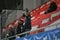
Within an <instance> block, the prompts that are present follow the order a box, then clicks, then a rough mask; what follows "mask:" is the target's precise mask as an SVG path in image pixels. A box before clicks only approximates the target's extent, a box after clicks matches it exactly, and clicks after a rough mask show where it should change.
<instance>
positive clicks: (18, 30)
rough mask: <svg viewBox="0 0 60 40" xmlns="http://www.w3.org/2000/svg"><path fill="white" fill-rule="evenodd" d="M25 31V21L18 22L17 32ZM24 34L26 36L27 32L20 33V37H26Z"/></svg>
mask: <svg viewBox="0 0 60 40" xmlns="http://www.w3.org/2000/svg"><path fill="white" fill-rule="evenodd" d="M23 32H25V30H24V26H23V23H22V24H21V23H18V27H17V34H20V33H23ZM24 36H25V34H23V35H20V37H24Z"/></svg>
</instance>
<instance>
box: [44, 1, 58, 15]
mask: <svg viewBox="0 0 60 40" xmlns="http://www.w3.org/2000/svg"><path fill="white" fill-rule="evenodd" d="M56 9H57V5H56V3H55V2H54V1H53V2H52V3H51V4H50V7H49V8H48V10H47V11H46V13H45V14H47V13H50V12H53V11H55V10H56Z"/></svg>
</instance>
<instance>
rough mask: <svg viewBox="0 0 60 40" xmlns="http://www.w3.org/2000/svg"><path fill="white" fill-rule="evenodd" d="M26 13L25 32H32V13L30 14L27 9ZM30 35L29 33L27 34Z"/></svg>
mask: <svg viewBox="0 0 60 40" xmlns="http://www.w3.org/2000/svg"><path fill="white" fill-rule="evenodd" d="M25 11H26V13H25V15H26V19H25V29H26V30H25V31H30V30H31V16H30V13H29V10H28V9H27V8H26V9H25ZM27 35H29V33H28V34H27Z"/></svg>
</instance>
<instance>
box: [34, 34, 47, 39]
mask: <svg viewBox="0 0 60 40" xmlns="http://www.w3.org/2000/svg"><path fill="white" fill-rule="evenodd" d="M45 35H46V34H43V35H41V36H40V37H38V36H35V38H36V39H37V40H39V39H41V38H43V37H44V36H45Z"/></svg>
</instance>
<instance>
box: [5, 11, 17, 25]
mask: <svg viewBox="0 0 60 40" xmlns="http://www.w3.org/2000/svg"><path fill="white" fill-rule="evenodd" d="M16 19H17V11H16V10H13V11H12V12H11V14H9V15H8V18H7V20H6V24H5V26H6V25H8V24H9V23H11V22H13V21H14V20H16Z"/></svg>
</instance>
